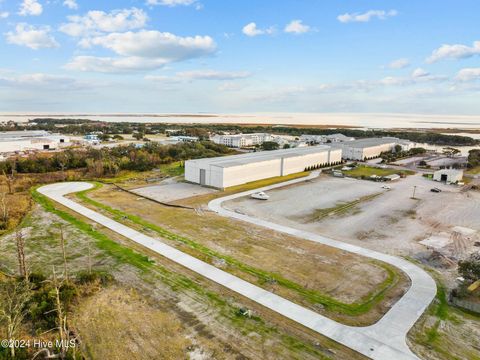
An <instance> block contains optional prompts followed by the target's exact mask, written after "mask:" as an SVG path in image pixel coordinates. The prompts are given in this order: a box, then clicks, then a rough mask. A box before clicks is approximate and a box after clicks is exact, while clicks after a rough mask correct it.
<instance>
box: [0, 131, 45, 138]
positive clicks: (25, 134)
mask: <svg viewBox="0 0 480 360" xmlns="http://www.w3.org/2000/svg"><path fill="white" fill-rule="evenodd" d="M49 135H50V133H49V132H48V131H44V130H25V131H0V139H18V138H32V137H43V136H49Z"/></svg>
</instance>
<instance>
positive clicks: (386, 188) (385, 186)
mask: <svg viewBox="0 0 480 360" xmlns="http://www.w3.org/2000/svg"><path fill="white" fill-rule="evenodd" d="M382 189H385V190H390V189H391V187H390V186H388V185H382Z"/></svg>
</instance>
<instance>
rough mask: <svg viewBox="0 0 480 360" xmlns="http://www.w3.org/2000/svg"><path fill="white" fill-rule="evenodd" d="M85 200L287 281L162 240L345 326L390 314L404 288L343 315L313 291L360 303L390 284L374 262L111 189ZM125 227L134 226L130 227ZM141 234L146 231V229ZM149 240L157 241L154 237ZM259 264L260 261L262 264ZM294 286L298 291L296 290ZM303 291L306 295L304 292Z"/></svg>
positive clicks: (401, 281)
mask: <svg viewBox="0 0 480 360" xmlns="http://www.w3.org/2000/svg"><path fill="white" fill-rule="evenodd" d="M89 197H91V198H92V199H94V200H97V201H99V202H100V203H102V204H105V205H109V206H111V207H113V208H115V209H119V210H122V211H124V212H126V213H128V214H133V215H137V216H140V217H141V218H142V219H144V220H145V221H148V222H149V223H152V224H155V225H158V226H161V227H163V228H165V229H167V230H169V231H172V232H174V233H175V234H179V235H181V236H185V237H188V238H189V239H192V241H195V242H196V243H197V244H200V245H201V246H204V247H207V248H208V249H211V250H213V251H215V252H216V253H218V254H223V255H222V256H227V257H228V258H233V259H235V260H236V261H238V262H239V263H240V264H244V265H246V266H247V267H253V268H255V269H259V272H261V273H266V274H272V275H269V276H271V279H272V280H273V279H275V278H276V277H277V276H279V277H281V278H284V279H287V281H289V282H293V283H294V285H291V284H288V286H283V284H282V283H281V282H280V281H275V280H273V281H270V280H269V279H268V277H267V279H263V278H258V277H256V276H255V273H253V272H252V271H250V270H246V269H245V267H244V266H243V265H239V266H230V264H229V263H228V262H227V263H225V261H224V260H223V259H222V257H221V256H220V257H213V258H212V257H211V256H206V253H205V252H201V251H198V249H199V246H198V245H195V246H194V247H193V248H192V247H189V246H185V245H183V244H182V243H179V242H178V241H174V240H173V241H172V240H169V239H165V238H162V237H161V240H162V241H166V242H168V243H169V244H170V245H172V246H175V247H177V248H179V249H181V250H182V251H186V252H188V253H191V254H192V255H194V256H197V257H199V258H201V259H202V260H204V261H208V262H210V263H212V264H213V265H215V266H217V267H220V268H223V269H225V270H226V271H229V272H231V273H233V274H235V275H237V276H240V277H242V278H244V279H246V280H247V281H251V282H253V283H256V284H258V285H260V286H262V287H264V288H266V289H268V290H270V291H274V292H275V293H277V294H279V295H281V296H285V297H286V298H289V299H291V300H293V301H295V302H297V303H300V304H302V305H304V306H308V307H310V308H311V309H313V310H315V311H318V312H321V313H325V314H327V315H328V316H330V317H333V318H336V319H338V320H340V321H344V322H347V323H352V324H365V323H371V322H372V321H375V320H376V319H378V317H379V316H380V315H381V314H382V313H384V312H385V311H386V309H388V306H389V304H390V303H391V302H392V301H394V299H396V298H398V296H400V295H401V294H402V292H403V291H404V289H405V287H406V286H407V284H408V282H407V280H406V278H405V277H404V276H403V275H400V277H398V276H397V275H394V276H395V279H394V280H393V281H394V282H393V283H392V286H393V284H395V285H396V286H393V287H392V288H391V290H390V291H387V292H386V293H385V294H384V295H385V297H384V298H383V300H382V301H381V302H380V303H379V305H378V306H374V307H373V309H372V310H370V311H368V312H367V313H364V314H362V315H360V314H357V315H355V316H350V315H346V314H342V312H339V311H337V310H335V309H333V308H329V307H328V306H327V307H325V306H322V304H319V303H315V302H313V303H312V300H311V299H312V296H310V295H311V292H314V293H316V294H318V295H320V296H325V295H326V296H328V297H331V298H333V299H335V301H340V302H342V303H346V304H351V303H354V302H359V303H363V302H364V301H366V299H368V298H370V296H372V295H373V294H375V293H376V291H378V289H379V287H380V286H381V285H382V284H385V282H386V281H388V279H387V277H390V275H388V273H387V271H385V269H384V268H382V267H381V266H379V264H378V263H375V262H372V261H371V260H368V259H364V258H362V257H359V256H356V255H353V254H348V253H345V252H342V251H339V250H337V249H333V248H330V247H327V246H323V245H320V244H316V243H312V242H309V241H305V240H302V239H298V238H294V237H289V236H286V235H283V234H279V233H275V232H273V231H270V230H266V229H263V228H258V227H253V226H251V225H249V224H244V223H241V222H237V221H233V220H230V219H226V218H222V217H219V216H217V215H215V214H212V213H210V212H205V211H193V210H187V209H174V208H168V207H165V206H162V205H159V204H156V203H152V202H150V201H148V200H142V201H135V197H134V196H133V195H131V194H128V193H125V192H121V191H116V190H113V189H112V188H111V187H109V186H104V187H103V188H101V189H99V190H97V191H95V192H93V193H89ZM147 204H148V205H147ZM129 225H130V226H132V224H131V223H129ZM139 230H143V231H145V228H143V229H142V228H140V229H139ZM150 235H151V236H159V234H155V233H154V232H153V233H150ZM258 259H262V260H261V262H259V261H258ZM352 269H355V271H352ZM296 286H298V288H299V289H300V290H296ZM303 289H304V290H306V291H307V293H304V290H303Z"/></svg>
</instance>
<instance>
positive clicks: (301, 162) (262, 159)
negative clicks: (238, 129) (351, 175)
mask: <svg viewBox="0 0 480 360" xmlns="http://www.w3.org/2000/svg"><path fill="white" fill-rule="evenodd" d="M341 161H342V149H340V148H332V147H330V146H326V145H321V146H311V147H305V148H294V149H285V150H275V151H262V152H254V153H248V154H242V155H231V156H222V157H215V158H206V159H197V160H188V161H186V162H185V180H187V181H191V182H194V183H197V184H201V185H206V186H212V187H215V188H220V189H223V188H227V187H230V186H235V185H240V184H245V183H248V182H251V181H256V180H261V179H267V178H271V177H275V176H285V175H289V174H293V173H298V172H301V171H304V170H305V169H306V168H308V167H315V166H321V165H327V164H337V163H340V162H341Z"/></svg>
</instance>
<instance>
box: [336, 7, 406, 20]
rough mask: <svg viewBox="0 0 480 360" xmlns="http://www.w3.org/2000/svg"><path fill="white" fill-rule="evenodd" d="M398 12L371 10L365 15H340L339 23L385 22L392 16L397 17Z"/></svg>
mask: <svg viewBox="0 0 480 360" xmlns="http://www.w3.org/2000/svg"><path fill="white" fill-rule="evenodd" d="M397 15H398V11H397V10H390V11H385V10H369V11H367V12H365V13H345V14H342V15H338V16H337V19H338V21H340V22H342V23H349V22H369V21H370V20H371V19H373V18H378V19H380V20H385V19H387V18H389V17H392V16H397Z"/></svg>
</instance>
